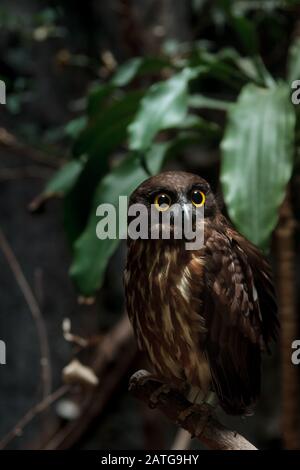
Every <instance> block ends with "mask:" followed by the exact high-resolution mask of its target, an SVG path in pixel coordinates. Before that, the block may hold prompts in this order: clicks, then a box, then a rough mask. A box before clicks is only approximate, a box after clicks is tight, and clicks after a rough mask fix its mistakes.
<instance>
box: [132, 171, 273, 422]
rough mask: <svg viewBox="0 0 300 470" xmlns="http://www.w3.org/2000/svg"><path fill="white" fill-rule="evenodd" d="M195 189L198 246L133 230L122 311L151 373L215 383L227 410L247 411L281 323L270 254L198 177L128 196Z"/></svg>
mask: <svg viewBox="0 0 300 470" xmlns="http://www.w3.org/2000/svg"><path fill="white" fill-rule="evenodd" d="M195 190H197V191H202V192H203V193H204V194H205V196H206V199H205V205H204V217H205V219H204V246H203V247H201V248H200V249H198V250H195V251H189V250H186V248H185V240H174V239H171V240H151V239H149V240H142V239H138V240H131V239H129V241H128V258H127V266H126V270H125V274H124V279H125V290H126V304H127V311H128V314H129V317H130V320H131V322H132V324H133V328H134V331H135V334H136V337H137V340H138V345H139V347H140V348H141V349H143V350H145V351H146V352H147V354H148V357H149V359H150V361H151V363H152V365H153V367H154V371H155V373H156V375H158V376H160V377H163V378H164V379H165V380H167V381H169V382H171V383H174V384H181V383H185V384H188V385H190V386H192V387H197V388H200V389H201V390H202V391H204V392H205V393H206V392H207V391H209V390H214V391H215V392H216V393H217V395H218V398H219V401H220V404H221V406H222V407H223V409H224V410H225V411H226V412H228V413H230V414H245V413H248V412H249V411H250V410H251V409H252V406H253V405H254V404H255V402H256V400H257V398H258V395H259V392H260V363H261V351H262V350H264V349H266V348H268V344H269V342H270V340H271V339H275V338H276V333H277V328H278V320H277V316H276V300H275V294H274V288H273V284H272V280H271V273H270V268H269V265H268V263H267V261H266V259H265V258H264V256H263V255H262V254H261V253H260V252H259V250H258V249H257V248H256V247H254V246H253V245H252V244H251V243H249V242H248V241H247V240H246V239H245V238H244V237H243V236H242V235H240V234H239V233H237V232H236V231H235V230H234V229H233V228H232V227H231V226H230V224H229V223H228V221H227V220H226V218H225V217H224V216H223V215H222V214H221V212H220V210H219V208H218V205H217V203H216V200H215V197H214V195H213V194H212V192H211V190H210V187H209V185H208V183H207V182H206V181H205V180H203V179H202V178H200V177H199V176H196V175H193V174H189V173H184V172H165V173H162V174H160V175H157V176H154V177H152V178H149V179H148V180H147V181H145V182H144V183H143V184H142V185H141V186H139V188H137V189H136V191H135V192H134V193H133V194H132V196H131V199H130V203H131V204H133V203H143V204H145V205H146V206H147V207H148V208H149V210H150V205H151V204H153V202H154V200H155V198H157V196H158V195H159V194H164V195H167V196H165V198H166V197H167V198H170V200H171V201H172V204H173V203H175V202H177V203H179V204H181V205H184V204H187V203H190V198H191V194H192V192H193V191H195Z"/></svg>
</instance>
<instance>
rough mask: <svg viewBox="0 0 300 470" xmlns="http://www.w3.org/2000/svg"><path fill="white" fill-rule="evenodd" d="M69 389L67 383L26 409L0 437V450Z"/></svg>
mask: <svg viewBox="0 0 300 470" xmlns="http://www.w3.org/2000/svg"><path fill="white" fill-rule="evenodd" d="M69 389H70V387H69V386H68V385H63V386H61V387H60V388H58V389H57V390H55V392H53V393H52V394H51V395H48V396H47V397H46V398H44V400H42V401H41V402H40V403H38V404H37V405H35V406H33V407H32V408H30V410H28V411H27V413H26V414H25V415H24V416H23V417H22V418H21V419H20V420H19V421H18V422H17V424H16V425H15V426H14V428H13V429H12V430H11V431H9V433H7V434H6V436H4V437H3V439H1V441H0V450H2V449H4V448H5V447H6V446H7V445H8V444H9V443H10V442H11V441H12V440H13V439H14V438H15V437H17V436H20V435H22V432H23V430H24V428H25V426H27V424H28V423H30V422H31V421H32V420H33V419H34V418H35V417H36V416H37V415H39V414H41V413H42V412H43V411H45V410H46V409H47V408H49V406H51V405H52V404H53V403H55V402H56V401H57V400H58V399H59V398H61V397H62V396H64V395H65V394H66V393H67V392H68V391H69Z"/></svg>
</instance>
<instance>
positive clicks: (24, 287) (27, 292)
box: [0, 229, 52, 398]
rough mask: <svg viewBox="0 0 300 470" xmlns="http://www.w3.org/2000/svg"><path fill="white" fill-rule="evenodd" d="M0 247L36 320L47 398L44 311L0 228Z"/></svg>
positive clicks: (48, 372)
mask: <svg viewBox="0 0 300 470" xmlns="http://www.w3.org/2000/svg"><path fill="white" fill-rule="evenodd" d="M0 247H1V249H2V252H3V254H4V256H5V258H6V260H7V263H8V265H9V267H10V269H11V270H12V272H13V274H14V276H15V279H16V281H17V284H18V285H19V287H20V289H21V292H22V294H23V296H24V298H25V300H26V302H27V305H28V307H29V310H30V312H31V315H32V318H33V320H34V322H35V325H36V329H37V334H38V339H39V345H40V351H41V360H40V365H41V371H42V372H41V377H42V397H43V398H46V397H47V396H48V395H50V393H51V382H52V378H51V365H50V349H49V343H48V338H47V330H46V326H45V323H44V320H43V316H42V313H41V311H40V307H39V305H38V302H37V300H36V298H35V296H34V294H33V292H32V289H31V287H30V285H29V283H28V282H27V280H26V278H25V276H24V274H23V271H22V268H21V266H20V263H19V262H18V260H17V258H16V256H15V254H14V252H13V250H12V248H11V247H10V245H9V243H8V241H7V239H6V237H5V235H4V233H3V232H2V230H1V229H0Z"/></svg>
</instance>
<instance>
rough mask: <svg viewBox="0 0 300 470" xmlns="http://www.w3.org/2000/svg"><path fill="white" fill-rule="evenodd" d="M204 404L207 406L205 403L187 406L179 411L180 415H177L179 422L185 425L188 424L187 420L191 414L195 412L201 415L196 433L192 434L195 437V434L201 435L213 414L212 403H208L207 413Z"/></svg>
mask: <svg viewBox="0 0 300 470" xmlns="http://www.w3.org/2000/svg"><path fill="white" fill-rule="evenodd" d="M204 406H205V404H203V405H199V404H193V405H190V406H188V407H187V408H185V409H184V410H183V411H181V412H180V413H179V415H178V417H177V424H178V425H180V426H184V425H185V424H186V420H187V419H188V418H189V417H190V416H191V415H193V414H194V413H195V414H197V415H198V416H199V421H198V423H197V426H196V429H195V433H194V435H192V438H193V437H195V436H201V434H202V433H203V430H204V428H205V426H206V425H207V423H208V421H209V419H210V417H211V414H212V410H211V408H212V407H211V406H210V405H207V413H206V414H205V412H204V409H203V407H204Z"/></svg>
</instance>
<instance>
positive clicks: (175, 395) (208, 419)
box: [129, 370, 257, 450]
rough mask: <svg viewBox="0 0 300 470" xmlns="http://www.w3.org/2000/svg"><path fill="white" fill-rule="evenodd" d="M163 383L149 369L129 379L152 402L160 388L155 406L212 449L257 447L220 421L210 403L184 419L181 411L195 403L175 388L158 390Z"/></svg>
mask: <svg viewBox="0 0 300 470" xmlns="http://www.w3.org/2000/svg"><path fill="white" fill-rule="evenodd" d="M161 386H162V383H161V381H159V380H158V379H155V378H153V376H151V375H150V374H149V372H147V371H145V370H140V371H138V372H136V373H135V374H134V375H133V376H132V377H131V379H130V382H129V390H130V392H131V393H132V394H133V395H134V396H135V397H136V398H138V399H140V400H142V401H143V402H145V403H147V404H148V405H149V403H151V398H152V397H153V396H155V392H156V393H157V394H156V396H155V397H156V400H155V408H158V409H159V410H160V411H161V412H162V413H163V414H164V415H165V416H167V418H169V419H170V420H171V421H172V422H173V423H176V424H179V425H180V426H181V427H182V428H184V429H186V430H187V431H189V433H190V434H191V435H192V436H195V437H197V439H198V440H199V441H200V442H202V443H203V444H205V445H206V446H207V447H208V448H209V449H215V450H257V449H256V447H254V446H253V445H252V444H251V443H250V442H249V441H247V440H246V439H245V438H244V437H243V436H241V435H240V434H238V433H236V432H234V431H231V430H229V429H227V428H225V426H223V425H222V424H221V423H219V422H218V421H217V420H216V418H215V417H214V416H213V415H212V408H211V407H210V406H209V405H207V404H203V405H199V407H198V409H199V411H198V409H197V411H193V412H192V413H191V414H189V415H188V416H187V417H186V419H185V420H183V421H181V420H180V415H181V414H182V413H183V412H184V411H186V410H187V409H188V408H189V407H191V406H192V403H191V402H189V401H188V400H187V399H186V398H185V397H184V396H183V395H182V394H181V393H180V392H179V391H178V390H177V389H175V388H169V389H168V390H165V391H162V392H161V393H158V390H159V388H161ZM152 407H153V403H152ZM179 421H180V422H179Z"/></svg>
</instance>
